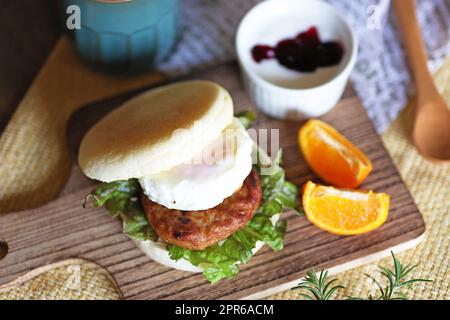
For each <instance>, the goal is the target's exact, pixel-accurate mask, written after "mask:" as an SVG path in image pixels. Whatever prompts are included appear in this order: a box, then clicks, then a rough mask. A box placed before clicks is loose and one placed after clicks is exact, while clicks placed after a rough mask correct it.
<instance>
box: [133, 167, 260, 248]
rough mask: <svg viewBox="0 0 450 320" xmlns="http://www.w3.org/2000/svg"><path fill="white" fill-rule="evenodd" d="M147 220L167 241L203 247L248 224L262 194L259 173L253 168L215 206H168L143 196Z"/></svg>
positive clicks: (184, 246) (189, 246)
mask: <svg viewBox="0 0 450 320" xmlns="http://www.w3.org/2000/svg"><path fill="white" fill-rule="evenodd" d="M141 198H142V204H143V206H144V210H145V213H146V215H147V220H148V222H149V223H150V225H151V226H152V227H153V228H154V229H155V231H156V233H157V234H158V235H159V236H160V237H161V238H162V239H163V240H164V241H166V242H167V243H170V244H174V245H176V246H179V247H182V248H187V249H191V250H202V249H204V248H206V247H209V246H212V245H214V244H216V243H217V242H219V241H220V240H224V239H226V238H228V237H229V236H230V235H231V234H232V233H234V232H236V231H238V230H240V229H242V228H244V227H245V225H246V224H247V222H248V221H249V220H250V219H251V218H252V217H253V214H254V213H255V211H256V210H257V209H258V207H259V204H260V202H261V198H262V190H261V185H260V184H259V178H258V174H257V173H256V172H255V171H254V170H252V171H251V172H250V174H249V175H248V177H247V178H246V179H245V180H244V183H243V185H242V187H241V188H240V189H239V190H238V191H236V192H235V193H234V194H233V195H232V196H231V197H229V198H227V199H225V200H224V201H223V202H222V203H221V204H219V205H217V206H215V207H214V208H211V209H207V210H199V211H181V210H175V209H168V208H166V207H164V206H162V205H160V204H158V203H156V202H154V201H152V200H150V199H149V198H147V197H146V196H145V195H144V194H142V196H141Z"/></svg>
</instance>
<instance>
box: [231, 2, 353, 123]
mask: <svg viewBox="0 0 450 320" xmlns="http://www.w3.org/2000/svg"><path fill="white" fill-rule="evenodd" d="M311 26H315V27H317V29H318V30H319V33H320V35H321V39H322V40H323V41H336V40H337V41H339V42H340V43H341V44H342V45H343V47H344V50H345V51H344V56H343V58H342V61H341V63H340V64H339V65H338V66H336V67H334V69H333V72H332V73H329V74H328V75H327V76H325V77H322V76H321V77H322V78H323V81H322V78H317V74H305V73H302V74H301V75H300V76H301V77H302V81H298V83H300V82H302V84H301V85H299V86H298V87H296V81H297V80H296V79H297V78H295V76H297V77H299V74H297V75H295V76H294V78H293V80H292V81H290V82H289V85H286V86H285V85H280V84H279V83H277V81H271V79H267V78H270V77H271V74H270V69H269V72H267V70H265V73H262V72H260V70H261V69H260V68H261V67H260V65H261V64H257V63H256V62H255V61H253V59H252V56H251V49H252V48H253V46H254V45H256V44H261V43H265V42H269V41H271V43H267V44H269V45H275V44H276V42H277V41H279V40H282V39H285V38H292V37H293V36H295V35H296V34H298V33H299V32H302V31H305V30H307V29H308V28H309V27H311ZM268 34H271V35H270V36H267V35H268ZM274 34H275V36H274ZM236 51H237V56H238V60H239V63H240V66H241V72H242V77H243V81H244V84H245V86H246V89H247V91H248V93H249V95H250V97H251V99H252V100H253V102H254V103H255V104H256V105H257V106H258V107H259V108H260V109H261V110H262V111H263V112H265V113H266V114H268V115H270V116H272V117H275V118H281V119H302V118H309V117H318V116H321V115H323V114H324V113H326V112H328V111H329V110H330V109H332V108H333V107H334V106H335V105H336V103H337V102H338V101H339V99H340V97H341V96H342V93H343V91H344V89H345V86H346V83H347V81H348V78H349V76H350V73H351V71H352V69H353V67H354V65H355V62H356V57H357V51H358V43H357V39H356V36H355V34H354V33H353V31H352V30H351V28H350V26H349V25H348V23H347V22H346V21H345V19H344V18H343V17H342V16H341V15H340V14H339V13H338V12H337V10H336V9H335V8H334V7H333V6H331V5H330V4H328V3H325V2H322V1H320V0H266V1H263V2H261V3H260V4H258V5H256V6H255V7H254V8H253V9H251V10H250V11H249V12H248V13H247V14H246V16H245V17H244V18H243V20H242V21H241V23H240V25H239V28H238V31H237V35H236ZM262 63H272V64H274V63H277V61H276V60H273V61H263V62H262ZM272 67H273V68H275V69H273V70H277V69H276V68H284V67H282V66H279V65H278V66H275V65H272ZM323 69H328V68H323ZM288 72H290V75H292V74H293V72H294V71H288ZM318 72H330V71H329V70H328V71H327V70H325V71H324V70H320V69H319V71H318ZM304 77H313V78H311V81H309V80H308V81H306V83H309V84H306V85H305V84H304V82H305V81H303V80H305V79H309V78H304ZM318 79H319V80H318Z"/></svg>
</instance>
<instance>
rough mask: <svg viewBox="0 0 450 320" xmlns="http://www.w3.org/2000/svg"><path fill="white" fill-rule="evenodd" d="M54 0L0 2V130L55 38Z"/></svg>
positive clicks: (56, 5)
mask: <svg viewBox="0 0 450 320" xmlns="http://www.w3.org/2000/svg"><path fill="white" fill-rule="evenodd" d="M58 3H59V1H57V0H38V1H30V0H2V1H1V2H0V97H1V99H0V133H1V132H2V131H3V129H4V128H5V126H6V124H7V123H8V120H9V119H10V117H11V115H12V114H13V112H14V110H15V108H16V106H17V104H18V103H19V102H20V100H21V99H22V97H23V95H24V94H25V92H26V90H27V89H28V87H29V85H30V84H31V82H32V81H33V79H34V77H35V76H36V73H37V72H38V71H39V69H40V67H41V66H42V64H43V63H44V62H45V60H46V58H47V56H48V54H49V53H50V52H51V50H52V48H53V46H54V44H55V42H56V41H57V39H58V36H59V34H60V30H61V28H60V20H59V14H58V12H59V11H58Z"/></svg>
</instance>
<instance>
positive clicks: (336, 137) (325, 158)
mask: <svg viewBox="0 0 450 320" xmlns="http://www.w3.org/2000/svg"><path fill="white" fill-rule="evenodd" d="M298 143H299V145H300V150H301V152H302V153H303V156H304V158H305V160H306V162H307V163H308V165H309V166H310V167H311V169H312V170H313V171H314V172H315V173H316V174H317V175H318V176H319V177H320V178H321V179H322V180H323V181H325V182H327V183H329V184H331V185H333V186H336V187H340V188H350V189H352V188H356V187H358V186H359V185H360V184H361V182H363V180H364V179H365V178H367V176H368V175H369V173H370V172H371V171H372V163H371V162H370V160H369V159H368V158H367V157H366V155H365V154H364V153H363V152H362V151H361V150H359V149H358V148H357V147H355V146H354V145H353V144H352V143H351V142H350V141H348V140H347V139H346V138H345V137H344V136H343V135H341V134H340V133H339V132H337V131H336V130H335V129H334V128H333V127H331V126H330V125H328V124H326V123H325V122H323V121H320V120H309V121H308V122H307V123H306V124H305V125H304V126H303V127H301V128H300V130H299V132H298Z"/></svg>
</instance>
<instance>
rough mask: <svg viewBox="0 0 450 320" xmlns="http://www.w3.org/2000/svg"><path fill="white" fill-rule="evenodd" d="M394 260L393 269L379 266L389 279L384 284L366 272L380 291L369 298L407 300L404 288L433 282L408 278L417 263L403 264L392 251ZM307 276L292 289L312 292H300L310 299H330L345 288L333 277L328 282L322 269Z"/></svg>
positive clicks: (326, 272) (368, 298)
mask: <svg viewBox="0 0 450 320" xmlns="http://www.w3.org/2000/svg"><path fill="white" fill-rule="evenodd" d="M391 255H392V260H393V269H392V270H391V269H388V268H386V267H381V266H379V267H378V268H379V269H380V273H381V275H382V276H383V277H384V278H385V279H386V280H387V281H386V282H387V284H386V285H385V286H383V285H382V284H381V283H380V282H379V281H377V280H376V279H375V278H374V277H372V276H371V275H369V274H365V276H366V277H369V278H370V279H372V280H373V282H375V284H376V285H377V287H378V290H379V293H378V294H377V295H369V296H368V297H367V300H407V299H408V296H407V295H406V293H405V292H403V291H402V290H403V289H404V288H407V289H409V288H411V286H412V285H413V284H415V283H417V282H432V281H433V280H430V279H417V278H411V279H409V280H408V279H407V276H408V275H410V274H411V272H412V271H413V270H414V269H415V268H417V265H414V266H410V265H406V266H403V265H402V264H401V262H400V261H399V260H398V259H397V257H396V256H395V255H394V253H393V252H392V251H391ZM306 274H307V276H306V278H305V279H303V280H302V281H301V282H300V283H299V284H298V286H296V287H294V288H292V290H306V291H309V293H310V294H306V293H300V295H301V296H302V297H304V298H306V299H308V300H313V299H315V300H329V299H330V297H331V296H332V295H333V293H334V292H335V291H336V290H338V289H343V288H344V286H342V285H335V283H336V281H337V279H333V280H330V281H328V282H327V276H328V271H327V270H322V271H321V272H320V275H319V277H317V274H316V273H315V272H314V271H308V272H307V273H306ZM348 299H349V300H365V299H364V298H361V297H348Z"/></svg>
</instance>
